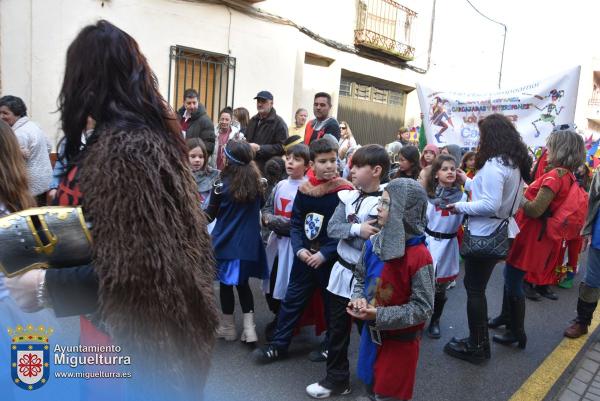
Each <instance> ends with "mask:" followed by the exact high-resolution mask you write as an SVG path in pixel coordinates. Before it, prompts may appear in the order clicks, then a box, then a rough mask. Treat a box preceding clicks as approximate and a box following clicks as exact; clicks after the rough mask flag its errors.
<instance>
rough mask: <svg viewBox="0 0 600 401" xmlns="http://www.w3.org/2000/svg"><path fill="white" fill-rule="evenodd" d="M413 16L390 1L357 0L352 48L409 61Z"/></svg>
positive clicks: (411, 53)
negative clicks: (355, 47)
mask: <svg viewBox="0 0 600 401" xmlns="http://www.w3.org/2000/svg"><path fill="white" fill-rule="evenodd" d="M416 16H417V13H416V12H414V11H413V10H411V9H409V8H407V7H405V6H403V5H401V4H399V3H397V2H395V1H393V0H359V1H358V18H357V23H356V30H355V31H354V45H355V46H357V47H363V48H368V49H371V50H375V51H376V52H381V53H385V54H389V55H392V56H394V57H396V58H399V59H401V60H404V61H410V60H413V59H414V57H415V48H414V47H413V46H412V45H411V30H412V24H413V21H414V19H415V17H416Z"/></svg>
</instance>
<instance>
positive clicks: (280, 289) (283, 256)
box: [263, 178, 305, 300]
mask: <svg viewBox="0 0 600 401" xmlns="http://www.w3.org/2000/svg"><path fill="white" fill-rule="evenodd" d="M304 181H305V179H302V180H291V179H289V178H288V179H287V180H283V181H280V182H279V183H278V184H277V185H276V186H275V196H274V197H273V208H274V214H275V215H276V216H283V217H285V218H288V219H289V218H291V217H292V207H293V205H294V199H295V198H296V193H297V192H298V187H299V186H300V184H302V183H303V182H304ZM265 251H266V253H267V263H268V265H269V276H270V273H271V269H272V268H273V263H274V262H275V257H276V256H278V257H279V259H278V261H277V277H276V279H275V286H274V288H273V298H275V299H281V300H282V299H284V298H285V293H286V292H287V288H288V284H289V282H290V273H291V272H292V264H293V263H294V251H293V250H292V243H291V241H290V237H280V236H278V235H277V234H275V233H274V232H272V233H271V235H270V236H269V240H268V241H267V246H266V249H265ZM269 283H270V280H269V279H266V280H263V291H264V292H265V293H268V292H269Z"/></svg>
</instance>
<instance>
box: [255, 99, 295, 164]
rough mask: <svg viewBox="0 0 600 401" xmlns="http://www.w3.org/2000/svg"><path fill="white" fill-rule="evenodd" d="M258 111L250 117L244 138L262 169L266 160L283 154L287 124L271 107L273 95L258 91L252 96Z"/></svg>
mask: <svg viewBox="0 0 600 401" xmlns="http://www.w3.org/2000/svg"><path fill="white" fill-rule="evenodd" d="M254 99H256V109H257V111H258V113H257V114H256V115H255V116H254V117H252V118H251V119H250V122H249V123H248V127H247V128H246V140H247V141H248V143H250V146H252V149H254V151H255V152H256V157H255V158H254V161H255V162H256V164H257V165H258V168H259V169H260V171H261V172H262V171H264V166H265V163H266V162H267V160H269V159H270V158H272V157H274V156H282V155H283V142H284V141H285V140H286V138H287V136H288V130H287V125H286V123H285V121H283V119H282V118H281V117H279V116H278V115H277V112H276V111H275V109H274V108H273V95H272V94H271V92H269V91H260V92H258V94H257V95H256V97H255V98H254Z"/></svg>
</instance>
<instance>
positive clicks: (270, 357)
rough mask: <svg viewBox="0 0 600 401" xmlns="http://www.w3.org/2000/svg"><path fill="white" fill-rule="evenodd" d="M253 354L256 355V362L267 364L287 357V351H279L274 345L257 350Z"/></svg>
mask: <svg viewBox="0 0 600 401" xmlns="http://www.w3.org/2000/svg"><path fill="white" fill-rule="evenodd" d="M252 354H253V355H254V359H255V360H256V362H259V363H265V364H266V363H271V362H275V361H279V360H281V359H283V358H285V357H286V356H287V352H286V351H284V350H280V349H278V348H277V347H275V346H274V345H273V344H268V345H265V346H264V347H260V348H257V349H255V350H254V351H253V352H252Z"/></svg>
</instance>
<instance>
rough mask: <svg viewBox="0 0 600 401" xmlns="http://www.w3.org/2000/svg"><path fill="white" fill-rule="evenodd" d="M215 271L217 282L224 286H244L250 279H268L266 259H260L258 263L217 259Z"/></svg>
mask: <svg viewBox="0 0 600 401" xmlns="http://www.w3.org/2000/svg"><path fill="white" fill-rule="evenodd" d="M263 254H264V252H263ZM217 270H218V277H219V281H220V282H221V283H223V284H226V285H238V284H245V283H247V282H248V279H249V278H250V277H255V278H258V279H260V280H265V279H267V278H269V269H268V267H267V261H266V258H261V260H259V261H250V260H240V259H219V260H217Z"/></svg>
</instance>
